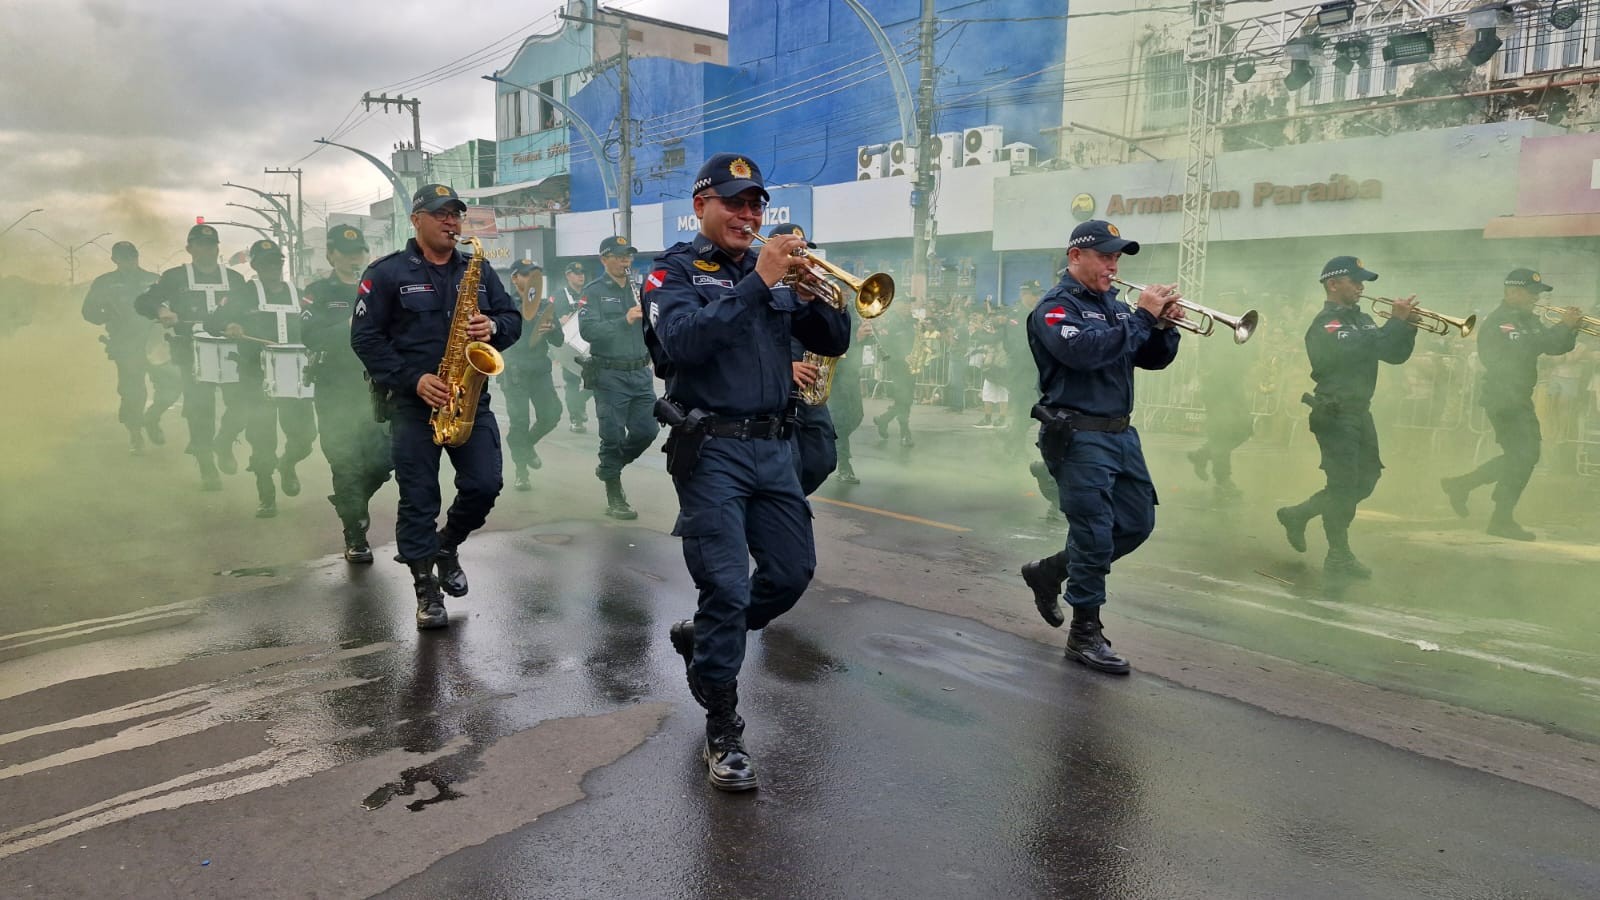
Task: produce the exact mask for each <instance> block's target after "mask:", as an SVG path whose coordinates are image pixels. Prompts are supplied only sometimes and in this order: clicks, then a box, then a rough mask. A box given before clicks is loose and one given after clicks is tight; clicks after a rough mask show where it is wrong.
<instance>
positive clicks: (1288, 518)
mask: <svg viewBox="0 0 1600 900" xmlns="http://www.w3.org/2000/svg"><path fill="white" fill-rule="evenodd" d="M1308 521H1310V520H1309V519H1307V518H1306V517H1305V516H1303V515H1301V513H1300V510H1299V508H1298V507H1294V506H1284V507H1280V508H1279V509H1278V524H1280V525H1282V526H1283V534H1284V537H1287V538H1288V539H1289V546H1291V547H1293V548H1294V549H1295V552H1297V553H1304V552H1306V522H1308Z"/></svg>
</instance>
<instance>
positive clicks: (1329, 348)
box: [1306, 303, 1417, 405]
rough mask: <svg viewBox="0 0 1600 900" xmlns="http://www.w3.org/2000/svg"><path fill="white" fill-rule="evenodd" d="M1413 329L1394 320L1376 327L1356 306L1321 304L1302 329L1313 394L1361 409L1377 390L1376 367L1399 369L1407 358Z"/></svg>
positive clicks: (1414, 340)
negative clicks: (1314, 315) (1386, 366)
mask: <svg viewBox="0 0 1600 900" xmlns="http://www.w3.org/2000/svg"><path fill="white" fill-rule="evenodd" d="M1416 343H1417V329H1416V328H1415V327H1413V326H1412V325H1411V324H1409V323H1407V322H1402V321H1400V320H1399V319H1390V320H1389V321H1388V322H1385V323H1384V325H1383V327H1382V328H1379V327H1378V323H1377V322H1376V321H1375V320H1373V318H1372V317H1371V316H1369V315H1367V314H1366V312H1365V311H1364V310H1362V309H1361V307H1359V306H1340V305H1338V304H1337V303H1325V304H1323V306H1322V311H1321V312H1319V313H1317V316H1316V318H1314V319H1312V320H1311V327H1310V328H1308V329H1306V354H1307V355H1308V356H1310V357H1311V380H1312V381H1314V382H1316V385H1317V386H1316V394H1317V396H1319V397H1325V398H1328V399H1331V400H1339V401H1342V402H1344V403H1352V404H1356V405H1363V404H1367V403H1370V402H1371V401H1372V393H1373V391H1375V390H1377V387H1378V363H1379V362H1386V363H1390V364H1393V365H1399V364H1400V363H1403V362H1405V361H1406V360H1408V359H1410V358H1411V350H1412V349H1413V348H1414V347H1415V346H1416Z"/></svg>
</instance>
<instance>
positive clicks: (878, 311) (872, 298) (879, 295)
mask: <svg viewBox="0 0 1600 900" xmlns="http://www.w3.org/2000/svg"><path fill="white" fill-rule="evenodd" d="M851 287H853V288H855V291H856V315H858V316H860V317H861V318H863V319H876V318H877V317H879V316H881V315H883V314H884V313H886V312H888V311H889V304H890V303H893V302H894V279H893V278H891V277H890V276H889V273H888V272H879V273H878V274H876V275H871V276H868V277H867V279H866V280H865V281H861V282H858V283H857V284H854V285H851Z"/></svg>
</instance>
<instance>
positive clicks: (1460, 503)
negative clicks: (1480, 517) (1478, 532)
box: [1439, 478, 1472, 519]
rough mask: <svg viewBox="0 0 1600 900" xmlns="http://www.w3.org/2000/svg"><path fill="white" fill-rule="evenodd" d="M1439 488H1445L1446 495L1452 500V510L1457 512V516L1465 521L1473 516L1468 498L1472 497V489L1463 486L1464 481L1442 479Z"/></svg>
mask: <svg viewBox="0 0 1600 900" xmlns="http://www.w3.org/2000/svg"><path fill="white" fill-rule="evenodd" d="M1439 487H1441V488H1443V489H1444V495H1445V496H1446V497H1449V498H1450V508H1451V509H1453V510H1455V512H1456V515H1458V516H1460V517H1461V518H1463V519H1465V518H1466V517H1467V516H1469V515H1471V514H1472V510H1471V509H1469V508H1468V507H1467V498H1468V497H1470V496H1472V488H1470V487H1468V486H1467V485H1465V484H1463V483H1462V479H1460V478H1441V479H1439Z"/></svg>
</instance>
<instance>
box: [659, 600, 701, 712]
mask: <svg viewBox="0 0 1600 900" xmlns="http://www.w3.org/2000/svg"><path fill="white" fill-rule="evenodd" d="M667 639H668V640H670V641H672V649H673V650H675V651H677V654H678V655H679V656H681V657H683V673H684V677H685V678H687V679H688V681H689V693H690V694H691V695H693V696H694V702H696V703H698V704H700V705H701V706H702V707H705V705H706V696H705V693H704V692H702V691H701V690H700V677H699V676H698V675H696V674H695V673H694V620H693V619H684V620H683V621H681V622H674V623H673V624H672V627H671V628H669V629H667ZM708 708H709V707H708Z"/></svg>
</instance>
